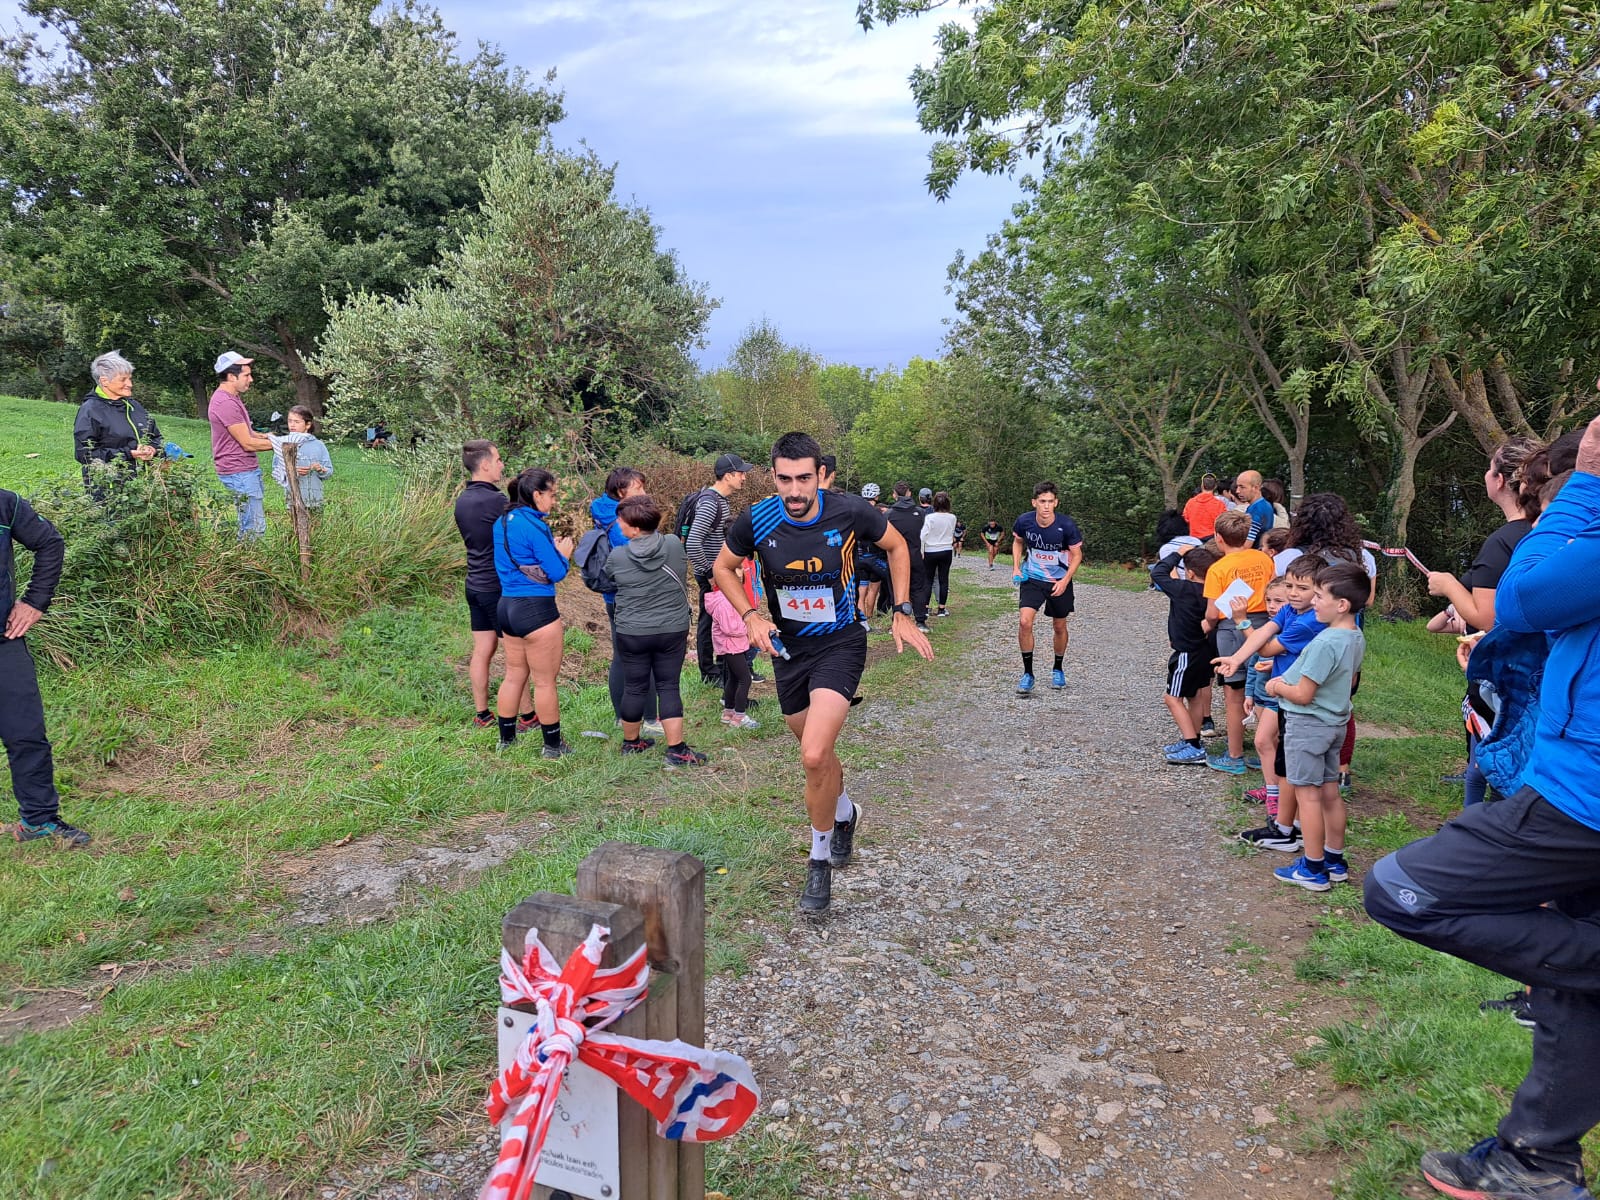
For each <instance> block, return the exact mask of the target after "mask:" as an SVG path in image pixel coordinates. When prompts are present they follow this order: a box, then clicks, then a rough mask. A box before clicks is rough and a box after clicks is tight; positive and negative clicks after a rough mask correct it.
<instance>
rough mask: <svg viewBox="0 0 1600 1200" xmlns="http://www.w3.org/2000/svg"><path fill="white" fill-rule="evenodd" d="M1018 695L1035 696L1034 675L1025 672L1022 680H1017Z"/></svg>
mask: <svg viewBox="0 0 1600 1200" xmlns="http://www.w3.org/2000/svg"><path fill="white" fill-rule="evenodd" d="M1017 695H1019V696H1031V695H1033V675H1032V674H1031V673H1030V672H1027V671H1024V672H1023V673H1022V678H1021V679H1019V680H1017Z"/></svg>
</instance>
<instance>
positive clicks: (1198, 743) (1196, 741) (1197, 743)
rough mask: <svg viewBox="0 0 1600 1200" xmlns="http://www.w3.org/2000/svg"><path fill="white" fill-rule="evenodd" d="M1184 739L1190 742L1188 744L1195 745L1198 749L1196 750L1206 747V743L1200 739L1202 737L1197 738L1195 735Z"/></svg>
mask: <svg viewBox="0 0 1600 1200" xmlns="http://www.w3.org/2000/svg"><path fill="white" fill-rule="evenodd" d="M1183 740H1184V741H1185V742H1187V743H1188V744H1189V745H1191V746H1193V747H1194V748H1195V749H1196V750H1204V749H1205V745H1204V743H1202V742H1201V741H1200V739H1199V738H1197V737H1193V738H1184V739H1183Z"/></svg>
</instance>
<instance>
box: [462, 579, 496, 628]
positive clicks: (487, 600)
mask: <svg viewBox="0 0 1600 1200" xmlns="http://www.w3.org/2000/svg"><path fill="white" fill-rule="evenodd" d="M499 607H500V593H499V592H475V591H473V590H472V589H471V588H468V589H467V617H468V619H469V620H470V621H471V622H472V632H473V633H499V632H500V621H499V616H498V614H497V612H496V610H497V609H498V608H499Z"/></svg>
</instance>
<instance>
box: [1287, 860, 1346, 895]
mask: <svg viewBox="0 0 1600 1200" xmlns="http://www.w3.org/2000/svg"><path fill="white" fill-rule="evenodd" d="M1272 874H1273V876H1274V877H1275V878H1277V879H1280V880H1282V881H1283V882H1284V883H1292V884H1294V885H1295V887H1303V888H1305V890H1306V891H1308V892H1325V891H1327V890H1328V889H1329V888H1331V887H1332V886H1333V884H1331V883H1329V882H1328V873H1327V872H1326V871H1313V870H1312V869H1311V868H1310V867H1308V866H1306V859H1305V855H1303V854H1302V855H1301V856H1300V857H1299V858H1297V859H1295V860H1294V861H1293V862H1292V863H1290V864H1289V865H1288V866H1287V867H1279V868H1278V869H1277V870H1276V871H1274V872H1273V873H1272Z"/></svg>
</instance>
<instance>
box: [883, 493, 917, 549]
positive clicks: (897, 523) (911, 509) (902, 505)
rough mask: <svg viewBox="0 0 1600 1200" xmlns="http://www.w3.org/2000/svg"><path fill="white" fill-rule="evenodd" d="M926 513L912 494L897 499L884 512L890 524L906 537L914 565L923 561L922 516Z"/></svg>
mask: <svg viewBox="0 0 1600 1200" xmlns="http://www.w3.org/2000/svg"><path fill="white" fill-rule="evenodd" d="M926 515H927V514H926V513H924V512H923V510H922V509H920V508H918V507H917V502H916V501H915V500H913V499H912V498H911V497H910V496H907V497H905V498H904V499H902V500H896V501H895V502H894V503H893V504H891V505H889V509H888V511H887V512H886V513H884V516H886V517H888V518H889V524H891V525H893V526H894V527H895V528H896V529H897V530H899V531H900V536H901V537H903V538H905V540H906V548H907V549H908V550H910V551H911V564H912V565H913V566H916V565H917V564H919V563H921V562H922V518H923V517H924V516H926Z"/></svg>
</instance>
